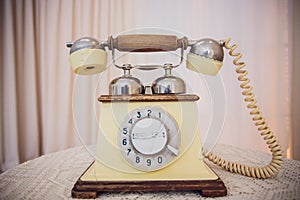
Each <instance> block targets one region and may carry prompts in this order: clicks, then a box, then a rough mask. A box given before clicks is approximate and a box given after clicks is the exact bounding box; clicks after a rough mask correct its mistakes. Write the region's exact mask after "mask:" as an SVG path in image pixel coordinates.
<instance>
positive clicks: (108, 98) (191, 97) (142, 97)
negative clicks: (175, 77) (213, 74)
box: [98, 94, 199, 103]
mask: <svg viewBox="0 0 300 200" xmlns="http://www.w3.org/2000/svg"><path fill="white" fill-rule="evenodd" d="M198 100H199V96H197V95H195V94H181V95H175V94H138V95H101V96H100V97H99V98H98V101H100V102H105V103H108V102H128V101H130V102H138V101H142V102H150V101H151V102H153V101H168V102H170V101H198Z"/></svg>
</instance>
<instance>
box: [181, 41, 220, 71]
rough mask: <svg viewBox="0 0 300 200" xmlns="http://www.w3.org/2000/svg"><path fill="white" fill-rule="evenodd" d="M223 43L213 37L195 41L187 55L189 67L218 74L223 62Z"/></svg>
mask: <svg viewBox="0 0 300 200" xmlns="http://www.w3.org/2000/svg"><path fill="white" fill-rule="evenodd" d="M223 59H224V51H223V47H222V45H221V44H220V43H219V42H217V41H216V40H213V39H202V40H199V41H197V42H196V43H194V44H193V45H192V47H191V49H190V52H189V54H188V55H187V63H186V66H187V68H188V69H190V70H193V71H195V72H198V73H203V74H206V75H212V76H214V75H216V74H217V73H218V72H219V71H220V69H221V67H222V64H223Z"/></svg>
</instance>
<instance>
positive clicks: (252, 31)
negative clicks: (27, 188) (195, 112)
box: [0, 0, 299, 170]
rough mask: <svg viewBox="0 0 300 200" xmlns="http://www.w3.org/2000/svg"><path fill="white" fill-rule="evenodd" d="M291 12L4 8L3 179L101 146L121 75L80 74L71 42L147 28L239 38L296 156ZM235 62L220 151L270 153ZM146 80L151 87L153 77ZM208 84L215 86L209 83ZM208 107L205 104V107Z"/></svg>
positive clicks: (225, 7)
mask: <svg viewBox="0 0 300 200" xmlns="http://www.w3.org/2000/svg"><path fill="white" fill-rule="evenodd" d="M292 8H293V2H292V1H280V0H277V1H273V0H272V1H271V0H268V1H259V0H255V1H250V0H249V1H238V0H230V1H208V0H207V1H206V0H205V1H204V0H203V1H197V0H195V1H193V0H191V1H179V0H175V1H171V0H167V1H158V0H154V1H145V0H139V1H138V0H130V1H119V0H113V1H108V0H102V1H96V0H95V1H90V0H75V1H73V0H63V1H62V0H61V1H60V0H36V1H35V0H3V1H1V2H0V22H1V24H0V25H1V27H0V34H1V35H0V41H1V42H0V44H1V45H2V47H1V49H0V52H1V53H0V56H1V57H0V58H1V59H0V64H1V65H0V78H1V79H0V84H1V85H0V95H1V98H0V109H1V110H0V124H1V129H0V146H1V148H0V166H1V170H7V169H9V168H11V167H13V166H15V165H17V164H19V163H22V162H24V161H26V160H29V159H33V158H36V157H38V156H40V155H43V154H46V153H50V152H54V151H59V150H63V149H66V148H69V147H73V146H78V145H82V144H84V145H89V144H95V143H96V137H97V130H98V127H97V124H98V120H99V119H98V118H97V116H98V114H99V112H101V108H100V106H99V105H98V104H97V100H96V99H97V96H98V95H100V93H107V92H108V90H107V88H108V84H109V82H110V81H111V80H112V79H113V78H115V77H117V76H120V75H121V74H122V73H121V72H120V71H119V70H115V69H109V70H107V72H105V73H103V74H102V75H100V77H102V79H101V84H100V85H99V82H98V81H99V75H93V76H84V77H83V76H76V75H74V74H73V72H72V69H71V67H70V64H69V61H68V55H69V49H68V48H66V42H68V41H74V40H76V39H78V38H80V37H83V36H91V37H94V38H97V39H98V40H106V39H107V36H108V35H118V34H119V33H122V32H124V31H129V30H133V29H138V28H144V27H148V28H149V27H150V28H151V27H152V28H154V29H153V30H155V29H162V30H168V31H169V32H172V31H173V32H177V33H180V34H183V35H187V36H188V37H189V38H191V39H201V38H206V37H209V38H214V39H217V40H219V39H226V38H227V37H232V39H233V40H232V41H233V43H238V44H239V48H238V51H240V52H242V53H243V55H244V56H243V60H244V61H245V62H246V63H247V69H248V70H249V77H250V78H251V84H252V85H253V86H254V93H255V94H256V97H257V99H258V103H259V105H260V106H261V109H262V111H263V113H264V116H265V117H266V119H267V121H268V123H269V125H270V126H271V128H272V130H273V131H274V132H275V133H276V134H277V136H278V138H279V140H280V142H281V145H282V147H283V149H284V150H285V152H286V153H287V154H288V155H290V154H291V153H293V151H295V148H296V147H294V149H293V146H292V145H291V138H292V134H293V131H292V129H291V124H292V119H291V110H292V108H291V105H292V104H291V99H292V95H293V94H292V92H291V91H292V88H294V87H299V86H295V85H292V67H293V66H292V59H293V58H292V55H293V52H292V50H293V46H292V45H293V35H292V31H293V29H292V24H293V20H292ZM227 54H228V53H226V55H225V62H224V66H223V69H222V70H221V72H220V75H219V79H220V80H221V81H222V83H223V87H224V93H225V98H224V99H225V101H224V103H225V105H226V113H224V117H225V120H224V121H223V122H222V129H221V130H220V133H221V135H220V138H219V141H218V142H220V143H226V144H230V145H235V146H240V147H244V148H253V149H258V150H262V151H266V147H265V144H264V142H263V141H262V140H261V138H260V136H259V135H258V133H257V130H256V128H255V127H254V126H253V123H252V121H251V117H250V116H249V114H248V113H249V111H248V110H247V109H246V104H245V103H244V102H243V97H242V96H241V89H240V88H239V83H238V81H237V80H236V79H237V75H236V74H235V71H234V67H233V66H232V59H231V58H229V57H228V56H227ZM108 59H109V61H108V62H111V57H110V56H108ZM138 61H139V62H148V60H147V59H140V60H138ZM186 71H187V70H186V69H185V66H183V67H181V68H180V69H179V72H180V74H181V75H182V76H183V77H185V78H186V79H188V80H189V83H190V85H192V87H195V88H196V89H195V91H198V92H199V93H200V94H199V95H200V96H201V95H202V93H203V96H205V94H209V91H208V92H207V91H204V90H205V88H204V89H199V88H198V89H197V87H198V85H200V81H199V79H198V78H197V77H199V76H195V77H192V76H194V75H191V74H192V73H191V72H186ZM141 76H144V78H146V76H147V73H142V74H141ZM141 79H143V77H141ZM204 79H206V81H208V82H210V83H213V82H214V78H211V77H209V78H204ZM199 87H200V86H199ZM95 88H96V89H95ZM204 93H205V94H204ZM210 101H211V100H210ZM220 101H221V100H220ZM202 102H203V105H206V104H205V98H204V100H203V101H202ZM200 104H201V102H200ZM201 108H203V109H202V116H204V117H203V119H204V118H205V119H204V120H203V122H202V123H203V126H206V128H204V130H203V132H206V133H207V132H208V129H209V125H208V124H209V123H214V122H210V121H209V119H211V114H210V112H209V109H207V108H206V107H205V106H202V107H201V105H200V109H201ZM74 118H75V120H74ZM200 125H201V122H200ZM66 159H67V158H66Z"/></svg>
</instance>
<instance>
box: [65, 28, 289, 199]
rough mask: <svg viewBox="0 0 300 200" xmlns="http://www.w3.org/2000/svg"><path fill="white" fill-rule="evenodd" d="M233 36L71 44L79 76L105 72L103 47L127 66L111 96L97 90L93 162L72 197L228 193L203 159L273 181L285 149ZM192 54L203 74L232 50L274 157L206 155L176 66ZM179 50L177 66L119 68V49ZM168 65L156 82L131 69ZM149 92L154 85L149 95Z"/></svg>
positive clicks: (191, 63)
mask: <svg viewBox="0 0 300 200" xmlns="http://www.w3.org/2000/svg"><path fill="white" fill-rule="evenodd" d="M229 41H230V39H227V40H226V41H225V42H224V41H220V42H218V41H215V40H212V39H203V40H197V41H195V40H188V39H187V38H186V37H183V38H180V39H179V38H177V36H172V35H146V34H140V35H120V36H118V37H117V38H113V37H111V36H110V37H109V38H108V40H107V41H102V42H98V41H97V40H96V39H93V38H89V37H85V38H80V39H79V40H77V41H75V42H74V43H69V44H68V45H67V46H68V47H71V50H70V62H71V65H72V66H73V69H74V72H75V73H77V74H80V75H89V74H95V73H100V72H102V71H104V70H105V69H106V51H105V48H108V49H109V50H111V52H112V60H113V64H114V66H116V67H117V68H120V69H122V70H123V71H124V74H123V76H121V77H118V78H116V79H114V80H112V81H111V82H110V84H109V94H108V95H100V97H99V98H98V101H99V103H101V112H100V120H99V131H98V138H97V148H96V156H95V161H94V162H93V163H92V164H91V165H90V166H89V167H88V169H87V170H86V171H85V172H84V173H83V174H82V175H81V176H80V177H79V179H78V180H77V182H76V183H75V185H74V187H73V189H72V197H74V198H96V197H97V196H98V195H99V194H101V193H103V192H158V191H198V192H199V193H200V194H201V195H202V196H205V197H220V196H225V195H227V189H226V187H225V185H224V183H223V181H222V180H221V179H220V178H219V177H218V176H217V175H216V174H215V173H214V172H213V170H212V169H211V168H209V167H208V166H207V165H206V163H205V162H204V158H207V160H209V161H211V162H213V163H215V164H216V165H218V166H220V167H222V168H224V169H226V170H228V171H231V172H233V173H239V174H242V175H245V176H251V177H256V178H270V177H272V176H275V175H276V174H277V173H278V170H279V168H280V167H281V165H282V163H283V152H282V150H281V148H280V145H279V143H278V141H277V139H276V137H275V135H274V134H273V132H272V131H270V129H269V127H268V126H267V125H266V122H265V120H264V118H263V117H262V113H261V112H260V111H259V108H258V106H257V105H256V101H255V99H254V95H253V93H252V92H251V90H252V87H251V86H249V85H248V83H249V79H247V78H246V77H245V76H246V75H247V71H246V70H244V69H242V68H243V67H244V66H245V63H243V62H238V60H239V59H240V58H241V54H239V53H234V50H235V49H236V47H237V46H236V45H233V46H229ZM188 47H191V48H190V53H189V54H188V55H187V63H186V66H187V68H188V69H190V70H192V71H195V72H198V73H203V74H206V75H211V76H213V75H216V74H217V73H218V71H219V70H220V69H221V66H222V62H223V56H224V55H223V47H225V48H226V49H228V50H229V54H230V55H231V56H233V57H235V59H234V61H233V62H234V64H235V65H236V66H237V69H236V72H237V73H238V74H239V78H238V80H240V81H241V82H242V83H241V88H242V89H243V90H244V91H243V95H246V96H247V97H246V98H245V101H246V102H248V103H249V104H248V106H247V107H248V108H249V109H251V112H250V114H251V115H254V116H255V117H254V118H253V120H254V121H255V125H256V126H258V130H259V131H260V132H261V135H263V136H264V139H265V140H266V141H267V142H266V143H267V145H268V147H269V149H270V151H271V152H272V156H273V159H272V161H271V162H270V164H269V165H267V166H265V167H252V166H244V165H241V164H239V163H234V162H230V161H226V160H223V159H222V158H220V157H218V156H216V155H214V154H213V153H212V152H209V153H207V154H205V155H204V153H203V152H202V145H201V141H200V131H199V129H200V128H199V127H198V122H199V120H200V119H201V116H199V112H198V108H197V101H198V100H199V96H198V95H196V94H186V86H185V82H184V81H183V80H182V79H181V78H179V77H176V76H174V75H173V74H172V70H173V69H174V68H176V67H178V66H179V65H180V64H181V63H182V61H183V55H184V51H185V50H186V49H187V48H188ZM177 49H181V57H180V58H181V59H180V63H179V64H177V65H174V64H164V65H135V66H132V65H131V64H124V65H122V66H119V65H118V64H116V61H115V54H114V52H115V50H119V51H128V52H160V51H174V50H177ZM159 68H163V69H164V70H165V74H164V75H163V76H162V77H159V78H157V79H156V80H155V81H154V82H153V83H152V85H151V86H144V85H143V84H142V83H141V81H140V80H139V79H138V78H136V77H133V76H132V75H131V74H130V71H131V70H132V69H139V70H144V71H150V70H155V69H159ZM147 89H148V90H149V89H150V90H151V91H150V92H149V91H147Z"/></svg>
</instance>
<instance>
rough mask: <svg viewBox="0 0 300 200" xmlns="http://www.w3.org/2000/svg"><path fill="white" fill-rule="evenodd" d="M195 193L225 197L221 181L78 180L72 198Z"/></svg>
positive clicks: (224, 188)
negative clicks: (145, 193) (169, 192)
mask: <svg viewBox="0 0 300 200" xmlns="http://www.w3.org/2000/svg"><path fill="white" fill-rule="evenodd" d="M163 191H197V192H200V194H201V196H203V197H221V196H226V195H227V189H226V187H225V185H224V183H223V181H222V180H221V179H220V178H218V179H217V180H161V181H83V180H81V179H80V178H79V179H78V180H77V182H76V183H75V185H74V187H73V189H72V197H73V198H97V196H98V195H99V194H101V193H104V192H117V193H118V192H122V193H124V192H163Z"/></svg>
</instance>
